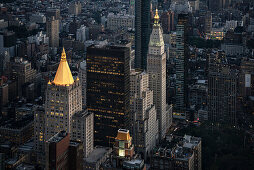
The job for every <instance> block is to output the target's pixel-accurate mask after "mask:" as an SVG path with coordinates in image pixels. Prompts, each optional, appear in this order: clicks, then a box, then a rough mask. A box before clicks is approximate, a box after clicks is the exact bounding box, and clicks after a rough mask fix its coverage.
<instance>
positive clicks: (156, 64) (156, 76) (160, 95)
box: [147, 9, 169, 139]
mask: <svg viewBox="0 0 254 170" xmlns="http://www.w3.org/2000/svg"><path fill="white" fill-rule="evenodd" d="M147 72H148V74H149V88H150V89H151V90H153V98H154V104H155V108H156V111H157V119H158V122H159V137H160V139H162V138H163V137H164V135H165V134H166V130H167V128H168V126H169V123H168V119H167V111H166V107H167V104H166V53H165V50H164V40H163V35H162V29H161V26H160V24H159V15H158V10H157V9H156V14H155V16H154V24H153V30H152V33H151V35H150V42H149V47H148V55H147Z"/></svg>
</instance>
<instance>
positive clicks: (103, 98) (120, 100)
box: [86, 45, 130, 146]
mask: <svg viewBox="0 0 254 170" xmlns="http://www.w3.org/2000/svg"><path fill="white" fill-rule="evenodd" d="M86 64H87V108H88V110H89V111H91V112H93V113H94V115H95V117H94V122H95V124H94V128H95V129H94V130H95V134H94V139H95V144H98V145H101V146H109V143H112V142H114V140H113V139H114V136H116V132H117V130H118V129H119V128H125V127H128V126H129V119H130V106H129V105H130V89H129V88H130V87H129V81H130V51H129V48H127V47H119V46H101V47H100V46H96V45H93V46H90V47H88V48H87V60H86Z"/></svg>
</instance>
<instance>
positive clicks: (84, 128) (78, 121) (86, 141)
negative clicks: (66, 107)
mask: <svg viewBox="0 0 254 170" xmlns="http://www.w3.org/2000/svg"><path fill="white" fill-rule="evenodd" d="M93 122H94V115H93V113H90V112H88V111H87V110H84V111H81V112H78V113H75V114H74V116H73V117H72V133H71V139H72V140H75V141H82V142H83V145H84V157H87V156H88V155H89V154H90V153H91V152H92V151H93V148H94V144H93V142H94V127H93Z"/></svg>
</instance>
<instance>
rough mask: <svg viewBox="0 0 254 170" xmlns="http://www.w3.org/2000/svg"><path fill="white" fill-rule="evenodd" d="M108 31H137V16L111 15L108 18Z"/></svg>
mask: <svg viewBox="0 0 254 170" xmlns="http://www.w3.org/2000/svg"><path fill="white" fill-rule="evenodd" d="M107 29H109V30H112V31H117V30H128V29H132V30H134V29H135V16H134V15H128V14H121V13H120V14H117V15H115V14H114V13H109V14H108V17H107Z"/></svg>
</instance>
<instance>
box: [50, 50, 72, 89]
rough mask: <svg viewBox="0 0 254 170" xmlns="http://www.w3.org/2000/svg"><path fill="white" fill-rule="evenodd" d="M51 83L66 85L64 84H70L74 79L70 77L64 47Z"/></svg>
mask: <svg viewBox="0 0 254 170" xmlns="http://www.w3.org/2000/svg"><path fill="white" fill-rule="evenodd" d="M53 83H54V84H55V85H58V86H66V85H71V84H73V83H74V79H73V77H72V74H71V70H70V67H69V65H68V62H67V60H66V53H65V50H64V48H63V52H62V55H61V61H60V64H59V66H58V69H57V72H56V75H55V78H54V80H53Z"/></svg>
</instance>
